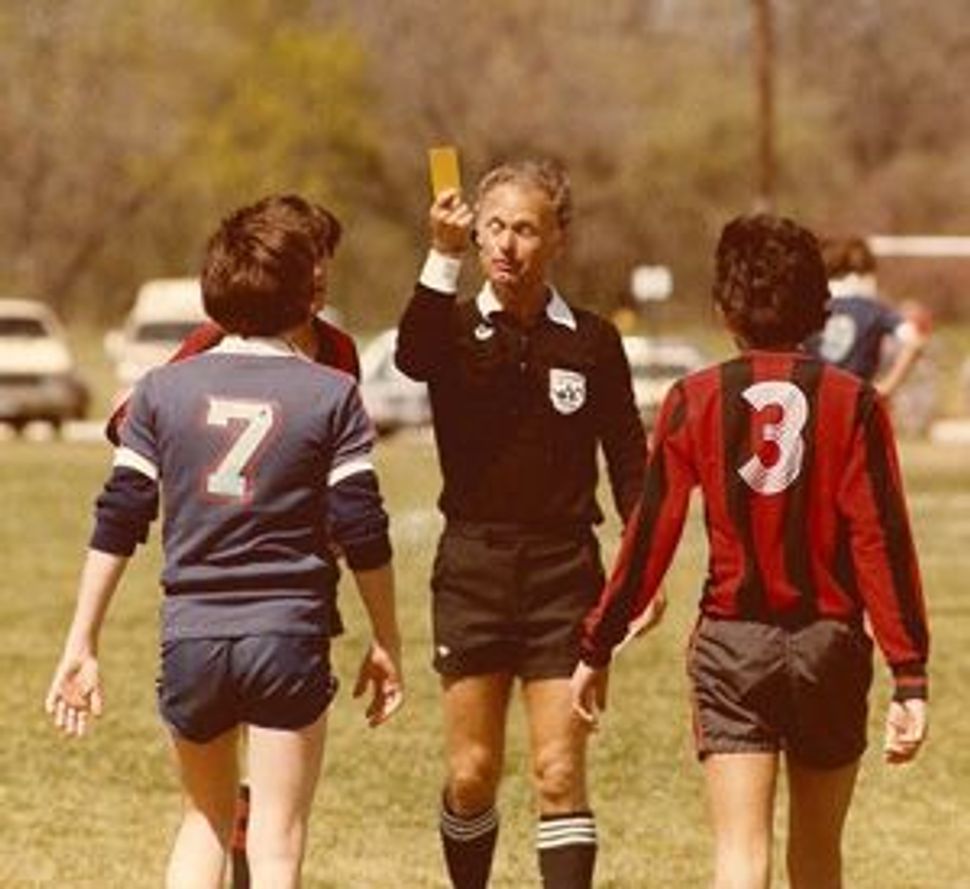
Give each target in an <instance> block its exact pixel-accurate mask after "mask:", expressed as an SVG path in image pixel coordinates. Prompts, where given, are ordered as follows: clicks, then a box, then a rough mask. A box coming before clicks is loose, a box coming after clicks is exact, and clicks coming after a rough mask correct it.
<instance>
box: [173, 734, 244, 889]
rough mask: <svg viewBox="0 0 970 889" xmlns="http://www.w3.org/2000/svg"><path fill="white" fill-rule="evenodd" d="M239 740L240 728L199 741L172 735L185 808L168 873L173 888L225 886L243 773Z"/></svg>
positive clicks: (188, 888) (190, 888)
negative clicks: (224, 878)
mask: <svg viewBox="0 0 970 889" xmlns="http://www.w3.org/2000/svg"><path fill="white" fill-rule="evenodd" d="M237 739H238V730H237V729H230V730H229V731H227V732H224V733H223V734H221V735H219V736H218V737H216V738H214V739H213V740H211V741H208V742H205V743H201V744H200V743H196V742H193V741H189V740H186V739H184V738H181V737H180V736H179V735H177V734H175V733H173V734H172V743H173V747H174V751H175V756H176V759H177V761H178V768H179V775H180V778H181V782H182V791H183V811H182V822H181V824H180V825H179V828H178V832H177V833H176V836H175V844H174V846H173V848H172V853H171V856H170V857H169V863H168V870H167V872H166V886H168V887H170V889H217V887H219V886H221V885H222V879H223V876H224V873H225V868H226V855H227V851H228V847H229V836H230V832H231V830H232V818H233V810H234V808H235V800H236V786H237V782H238V777H239V776H238V766H237V762H236V745H237Z"/></svg>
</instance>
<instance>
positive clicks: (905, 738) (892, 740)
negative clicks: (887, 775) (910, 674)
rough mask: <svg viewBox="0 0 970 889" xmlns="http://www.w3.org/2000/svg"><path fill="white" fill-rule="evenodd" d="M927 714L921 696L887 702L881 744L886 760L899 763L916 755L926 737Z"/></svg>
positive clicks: (894, 763) (924, 702)
mask: <svg viewBox="0 0 970 889" xmlns="http://www.w3.org/2000/svg"><path fill="white" fill-rule="evenodd" d="M927 715H928V714H927V707H926V701H924V700H923V699H922V698H910V699H909V700H908V701H890V702H889V712H888V713H887V714H886V740H885V744H884V745H883V753H884V755H885V757H886V762H888V763H890V764H892V765H899V764H901V763H904V762H909V761H910V760H912V759H913V758H914V757H915V756H916V754H917V753H918V752H919V749H920V747H921V746H922V744H923V741H924V740H925V739H926V729H927V726H928V722H927Z"/></svg>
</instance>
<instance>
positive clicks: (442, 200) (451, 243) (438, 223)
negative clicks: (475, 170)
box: [429, 188, 475, 256]
mask: <svg viewBox="0 0 970 889" xmlns="http://www.w3.org/2000/svg"><path fill="white" fill-rule="evenodd" d="M429 221H430V225H431V246H432V247H433V248H434V249H435V250H437V251H438V253H443V254H445V256H461V255H462V254H463V253H464V252H465V250H466V248H467V247H468V243H469V241H470V238H471V229H472V223H473V222H474V221H475V214H474V213H473V212H472V209H471V207H469V206H468V204H466V203H465V202H464V201H463V200H462V197H461V192H459V191H458V190H457V189H455V188H448V189H446V190H445V191H443V192H441V194H439V195H438V197H436V198H435V200H434V203H433V204H432V205H431V212H430V214H429Z"/></svg>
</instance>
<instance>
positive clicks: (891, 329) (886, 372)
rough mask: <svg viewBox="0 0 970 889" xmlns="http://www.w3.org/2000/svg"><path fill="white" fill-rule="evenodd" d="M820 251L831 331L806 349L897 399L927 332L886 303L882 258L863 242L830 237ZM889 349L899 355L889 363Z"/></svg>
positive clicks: (812, 338) (811, 339)
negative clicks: (879, 273)
mask: <svg viewBox="0 0 970 889" xmlns="http://www.w3.org/2000/svg"><path fill="white" fill-rule="evenodd" d="M820 246H821V251H822V258H823V260H824V262H825V270H826V273H827V275H828V279H829V290H830V292H831V294H832V300H831V302H830V303H829V315H828V320H827V321H826V323H825V327H824V328H823V329H822V330H821V331H817V332H815V333H814V334H813V335H812V336H810V337H809V338H808V339H807V340H806V343H805V346H806V348H807V349H808V351H809V352H811V353H812V354H813V355H816V356H817V357H819V358H822V359H823V360H825V361H828V362H830V363H831V364H834V365H836V366H837V367H841V368H842V369H843V370H847V371H849V373H853V374H855V375H856V376H858V377H862V379H864V380H868V381H869V382H871V383H872V384H873V385H874V386H875V387H876V389H877V390H878V391H879V392H880V393H881V394H883V395H885V396H886V397H887V398H888V397H891V396H892V395H893V393H895V392H896V391H897V390H898V389H899V387H900V386H901V385H902V384H903V382H904V381H905V380H906V378H907V377H908V376H909V373H910V371H911V370H912V369H913V367H914V365H915V364H916V361H917V359H918V358H919V356H920V354H921V352H922V351H923V349H924V347H925V345H926V339H927V331H926V329H925V328H923V327H921V326H920V325H918V324H917V323H916V322H915V321H914V320H913V319H909V318H907V317H906V316H905V315H903V314H902V313H900V312H897V311H896V310H895V309H893V308H892V307H890V306H889V305H887V304H886V303H885V302H883V301H882V299H880V297H879V294H878V293H877V291H876V258H875V256H874V255H873V253H872V251H871V250H870V249H869V245H868V244H867V243H866V242H865V240H864V239H863V238H860V237H857V236H852V237H847V238H840V237H830V238H826V239H824V240H823V241H822V243H821V245H820ZM887 344H893V345H894V346H895V349H894V350H893V353H892V357H891V358H890V360H889V361H888V362H885V363H884V362H883V353H884V351H885V349H886V345H887ZM884 364H885V366H884Z"/></svg>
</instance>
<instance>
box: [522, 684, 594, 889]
mask: <svg viewBox="0 0 970 889" xmlns="http://www.w3.org/2000/svg"><path fill="white" fill-rule="evenodd" d="M523 697H524V700H525V706H526V714H527V719H528V724H529V742H530V750H531V758H532V778H533V782H534V785H535V790H536V797H537V799H538V803H539V828H538V835H537V841H536V846H537V851H538V856H539V870H540V871H541V873H542V882H543V886H544V887H545V889H588V887H590V886H591V885H592V879H593V869H594V866H595V863H596V823H595V821H594V820H593V813H592V811H591V810H590V807H589V799H588V795H587V790H586V741H587V737H588V735H589V730H588V728H587V726H586V724H585V723H583V722H582V721H581V720H579V719H576V717H575V716H574V715H573V712H572V708H571V706H570V695H569V680H568V678H555V679H533V680H530V681H528V682H525V683H524V685H523Z"/></svg>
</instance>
